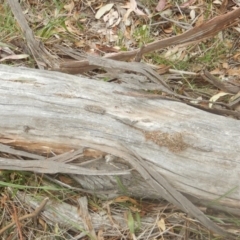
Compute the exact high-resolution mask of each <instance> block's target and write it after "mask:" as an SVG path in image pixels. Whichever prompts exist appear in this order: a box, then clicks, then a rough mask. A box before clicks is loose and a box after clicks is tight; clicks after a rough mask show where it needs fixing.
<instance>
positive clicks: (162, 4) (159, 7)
mask: <svg viewBox="0 0 240 240" xmlns="http://www.w3.org/2000/svg"><path fill="white" fill-rule="evenodd" d="M165 6H166V0H159V2H158V4H157V7H156V10H157V11H158V12H160V11H162V10H163V9H164V8H165Z"/></svg>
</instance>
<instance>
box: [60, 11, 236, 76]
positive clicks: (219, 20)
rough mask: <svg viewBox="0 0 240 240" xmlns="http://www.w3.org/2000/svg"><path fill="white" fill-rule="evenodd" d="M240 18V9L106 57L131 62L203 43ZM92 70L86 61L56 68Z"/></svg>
mask: <svg viewBox="0 0 240 240" xmlns="http://www.w3.org/2000/svg"><path fill="white" fill-rule="evenodd" d="M239 16H240V8H238V9H236V10H233V11H232V12H229V13H226V14H223V15H221V16H218V17H214V18H213V19H210V20H209V21H207V22H204V23H202V24H201V25H199V26H196V27H194V28H192V29H190V30H188V31H186V32H184V33H183V34H181V35H178V36H175V37H171V38H167V39H163V40H160V41H155V42H153V43H150V44H147V45H145V46H144V47H142V48H139V49H136V50H132V51H126V52H119V53H113V54H108V55H106V56H105V57H106V58H109V59H114V60H129V59H132V58H135V57H136V56H137V55H138V54H141V55H143V54H146V53H149V52H153V51H156V50H160V49H163V48H166V47H170V46H173V45H179V44H191V43H194V42H199V41H203V40H205V39H207V38H211V37H213V36H214V35H216V34H217V33H218V32H220V31H222V30H224V29H226V28H227V27H229V26H231V25H233V24H235V23H237V22H238V21H239ZM92 68H94V66H91V64H90V63H89V62H88V61H86V60H85V59H84V60H81V61H70V62H63V63H61V64H60V67H59V69H57V68H55V70H59V71H62V72H66V73H72V74H77V73H83V72H86V71H88V70H89V69H92Z"/></svg>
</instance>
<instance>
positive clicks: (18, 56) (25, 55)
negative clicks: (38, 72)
mask: <svg viewBox="0 0 240 240" xmlns="http://www.w3.org/2000/svg"><path fill="white" fill-rule="evenodd" d="M28 57H29V55H28V54H16V55H11V56H7V57H4V58H2V59H0V62H3V61H5V60H10V59H11V60H19V59H25V58H28Z"/></svg>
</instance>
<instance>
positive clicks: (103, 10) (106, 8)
mask: <svg viewBox="0 0 240 240" xmlns="http://www.w3.org/2000/svg"><path fill="white" fill-rule="evenodd" d="M113 5H114V3H109V4H107V5H105V6H103V7H101V8H99V9H98V11H97V13H96V15H95V18H96V19H100V18H101V17H102V16H103V15H104V14H105V13H107V12H109V11H110V10H111V9H112V7H113Z"/></svg>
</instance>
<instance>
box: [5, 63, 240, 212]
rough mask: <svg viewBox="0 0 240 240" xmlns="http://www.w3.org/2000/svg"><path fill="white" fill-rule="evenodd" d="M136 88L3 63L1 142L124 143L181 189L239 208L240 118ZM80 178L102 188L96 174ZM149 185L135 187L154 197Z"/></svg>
mask: <svg viewBox="0 0 240 240" xmlns="http://www.w3.org/2000/svg"><path fill="white" fill-rule="evenodd" d="M131 91H132V90H130V89H127V88H123V87H121V86H119V85H117V84H110V83H105V82H99V81H95V80H90V79H87V78H82V77H77V76H71V75H67V74H62V73H57V72H47V71H39V70H33V69H27V68H13V67H9V66H4V65H0V113H1V124H0V141H1V142H2V143H9V144H11V145H13V146H21V147H25V149H28V150H29V151H32V152H33V151H35V150H36V151H37V150H44V151H45V152H47V151H50V150H51V149H52V150H53V151H58V152H65V151H67V150H69V149H79V148H81V147H92V148H95V149H98V150H101V151H103V152H107V153H109V154H112V155H115V156H117V157H119V158H123V159H124V152H123V151H122V150H121V149H120V148H119V146H123V145H126V146H127V147H128V148H129V149H130V150H132V151H133V152H135V153H137V154H138V155H139V156H141V158H142V159H144V160H145V161H146V162H148V163H149V164H150V165H151V166H154V169H155V170H157V171H158V172H159V173H161V174H162V175H163V176H164V177H165V178H166V179H167V180H168V181H169V183H171V184H172V185H173V186H174V187H175V188H176V189H177V190H179V191H181V192H183V193H185V194H189V195H191V196H193V197H195V198H197V199H198V198H199V199H203V200H205V201H208V200H215V199H217V198H219V197H220V196H223V195H226V196H225V197H223V198H221V199H220V200H219V203H220V204H221V205H225V206H228V207H233V208H235V209H239V208H240V204H239V200H240V190H239V178H240V121H237V120H234V119H230V118H226V117H222V116H217V115H213V114H210V113H206V112H204V111H200V110H198V109H195V108H193V107H190V106H187V105H185V104H182V103H178V102H174V101H167V100H163V99H147V98H143V97H136V96H135V97H133V96H131V94H129V95H124V94H128V93H129V92H131ZM122 93H124V94H122ZM0 168H1V163H0ZM83 180H84V179H83ZM83 180H82V181H83ZM82 183H83V185H85V186H86V187H87V186H88V187H89V188H91V184H93V185H94V188H95V189H96V190H97V188H98V181H95V182H94V181H92V182H91V181H88V182H87V180H85V182H84V181H83V182H82ZM102 184H103V185H104V182H99V189H102ZM135 191H137V190H135ZM149 191H150V190H149V189H148V191H146V189H145V190H144V188H142V189H140V190H139V191H138V192H137V193H136V194H138V196H142V197H148V196H149V195H148V194H149ZM146 193H147V194H146ZM133 194H134V192H133ZM152 195H153V196H154V193H152Z"/></svg>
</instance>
